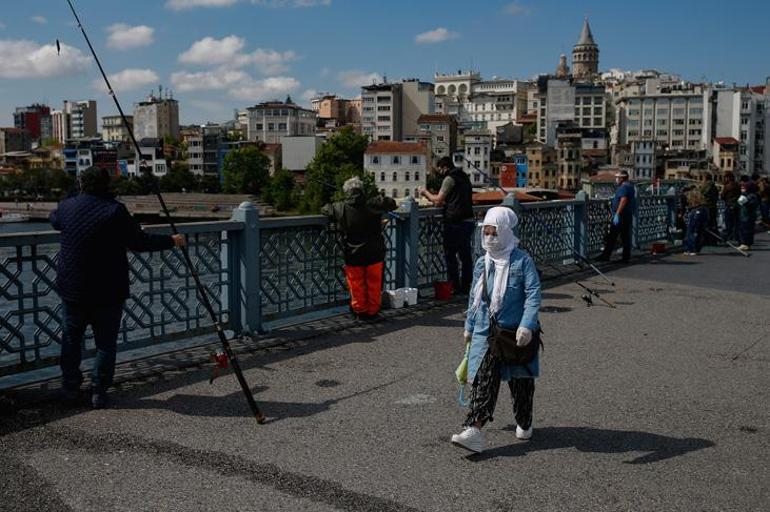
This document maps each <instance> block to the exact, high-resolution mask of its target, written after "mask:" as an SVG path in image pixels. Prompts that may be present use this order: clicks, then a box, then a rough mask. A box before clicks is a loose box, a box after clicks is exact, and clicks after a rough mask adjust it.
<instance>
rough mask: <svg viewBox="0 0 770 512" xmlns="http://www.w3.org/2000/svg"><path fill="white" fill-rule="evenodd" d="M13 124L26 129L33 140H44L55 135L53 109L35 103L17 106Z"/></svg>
mask: <svg viewBox="0 0 770 512" xmlns="http://www.w3.org/2000/svg"><path fill="white" fill-rule="evenodd" d="M13 126H14V127H15V128H19V129H21V130H26V131H27V133H28V134H29V138H30V140H31V141H44V140H47V139H50V138H51V137H52V136H53V126H52V124H51V109H50V108H49V107H48V106H47V105H40V104H38V103H35V104H33V105H30V106H28V107H17V108H16V111H15V112H14V113H13Z"/></svg>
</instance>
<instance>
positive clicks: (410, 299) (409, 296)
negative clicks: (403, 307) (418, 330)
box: [402, 288, 417, 306]
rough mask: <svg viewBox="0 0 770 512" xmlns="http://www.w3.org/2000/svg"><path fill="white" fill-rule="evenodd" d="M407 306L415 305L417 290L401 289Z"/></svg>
mask: <svg viewBox="0 0 770 512" xmlns="http://www.w3.org/2000/svg"><path fill="white" fill-rule="evenodd" d="M402 290H404V296H405V298H406V304H407V306H416V305H417V288H402Z"/></svg>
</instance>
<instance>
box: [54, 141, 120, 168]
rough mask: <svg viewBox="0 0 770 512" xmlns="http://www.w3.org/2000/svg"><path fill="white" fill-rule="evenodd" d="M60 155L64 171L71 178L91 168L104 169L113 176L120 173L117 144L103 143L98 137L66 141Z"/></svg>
mask: <svg viewBox="0 0 770 512" xmlns="http://www.w3.org/2000/svg"><path fill="white" fill-rule="evenodd" d="M62 153H63V156H64V171H65V172H67V173H69V174H72V175H73V176H77V175H78V174H80V173H81V172H83V171H84V170H86V169H88V168H89V167H92V166H94V167H98V168H101V169H106V170H107V171H109V173H110V174H112V175H113V176H117V175H118V174H119V173H120V171H119V166H118V147H117V144H115V143H111V142H104V141H103V140H102V139H101V138H99V137H92V138H80V139H70V140H67V141H66V142H65V144H64V148H63V149H62Z"/></svg>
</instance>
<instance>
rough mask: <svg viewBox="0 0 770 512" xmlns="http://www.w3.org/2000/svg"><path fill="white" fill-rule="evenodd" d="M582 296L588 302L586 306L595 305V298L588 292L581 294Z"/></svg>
mask: <svg viewBox="0 0 770 512" xmlns="http://www.w3.org/2000/svg"><path fill="white" fill-rule="evenodd" d="M580 298H581V299H583V301H584V302H585V303H586V307H589V308H590V307H591V306H593V305H594V301H593V299H592V298H591V296H590V295H588V294H587V293H584V294H583V295H581V296H580Z"/></svg>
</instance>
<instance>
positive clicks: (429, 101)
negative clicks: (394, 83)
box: [378, 78, 436, 140]
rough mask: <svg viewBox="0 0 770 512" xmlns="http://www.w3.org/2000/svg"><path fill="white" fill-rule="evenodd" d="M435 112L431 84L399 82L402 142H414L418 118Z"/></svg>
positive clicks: (414, 80) (410, 81)
mask: <svg viewBox="0 0 770 512" xmlns="http://www.w3.org/2000/svg"><path fill="white" fill-rule="evenodd" d="M435 112H436V101H435V96H434V87H433V84H431V83H428V82H421V81H420V80H417V79H416V78H410V79H408V80H404V81H402V82H401V136H402V138H403V139H404V140H414V139H415V138H416V137H417V136H418V134H419V133H420V126H419V121H418V120H419V119H420V116H422V115H424V114H433V113H435ZM378 117H379V115H378Z"/></svg>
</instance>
